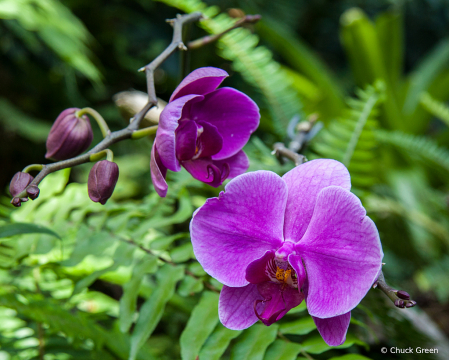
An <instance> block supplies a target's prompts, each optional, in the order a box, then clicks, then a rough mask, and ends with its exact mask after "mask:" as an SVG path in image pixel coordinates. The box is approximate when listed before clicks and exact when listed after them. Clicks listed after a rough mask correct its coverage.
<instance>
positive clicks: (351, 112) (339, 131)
mask: <svg viewBox="0 0 449 360" xmlns="http://www.w3.org/2000/svg"><path fill="white" fill-rule="evenodd" d="M383 91H384V89H383V84H382V83H376V84H375V85H374V86H368V87H367V88H366V89H365V90H361V89H358V90H357V91H356V95H357V98H349V99H347V100H346V102H347V109H345V112H344V113H343V116H342V117H340V118H338V119H336V120H334V121H333V122H331V123H330V124H329V126H328V128H327V129H324V130H322V132H321V134H320V135H319V136H318V137H317V139H316V140H315V142H314V143H313V146H312V148H313V150H314V151H315V152H316V153H317V154H318V155H320V156H322V157H326V158H331V159H336V160H339V161H341V162H342V163H343V164H345V165H346V166H347V167H348V169H349V171H350V173H351V177H352V182H353V183H354V185H355V186H358V187H369V186H371V185H372V184H373V183H374V182H375V170H376V161H375V160H376V159H375V158H376V156H375V153H374V148H375V147H376V144H377V141H376V138H375V136H374V132H373V131H374V129H376V128H377V126H378V124H377V115H378V106H379V104H380V102H381V101H382V99H383Z"/></svg>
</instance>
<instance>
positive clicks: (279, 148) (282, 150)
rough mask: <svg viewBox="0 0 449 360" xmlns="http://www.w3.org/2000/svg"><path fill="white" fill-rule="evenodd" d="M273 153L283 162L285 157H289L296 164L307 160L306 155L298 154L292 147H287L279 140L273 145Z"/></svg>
mask: <svg viewBox="0 0 449 360" xmlns="http://www.w3.org/2000/svg"><path fill="white" fill-rule="evenodd" d="M273 149H274V150H273V154H274V155H276V156H277V158H278V159H279V161H280V162H281V163H283V161H284V160H283V158H284V157H285V158H287V159H289V160H291V161H293V162H294V163H295V166H298V165H301V164H303V163H304V162H305V161H306V158H305V156H304V155H301V154H298V153H296V152H294V151H292V150H290V149H287V148H286V147H285V145H284V143H281V142H277V143H275V144H274V145H273Z"/></svg>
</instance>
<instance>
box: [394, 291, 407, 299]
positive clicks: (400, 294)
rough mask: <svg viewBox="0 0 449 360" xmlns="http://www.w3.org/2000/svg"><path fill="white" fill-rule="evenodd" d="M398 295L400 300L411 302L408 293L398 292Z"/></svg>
mask: <svg viewBox="0 0 449 360" xmlns="http://www.w3.org/2000/svg"><path fill="white" fill-rule="evenodd" d="M396 295H397V296H398V298H400V299H404V300H410V295H409V293H408V292H406V291H404V290H398V291H397V292H396Z"/></svg>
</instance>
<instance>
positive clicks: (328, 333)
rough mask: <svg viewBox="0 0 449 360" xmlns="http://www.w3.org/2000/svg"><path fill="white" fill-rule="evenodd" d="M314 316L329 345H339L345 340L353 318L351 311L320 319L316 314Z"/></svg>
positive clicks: (322, 335) (321, 333)
mask: <svg viewBox="0 0 449 360" xmlns="http://www.w3.org/2000/svg"><path fill="white" fill-rule="evenodd" d="M312 318H313V321H314V322H315V325H316V327H317V329H318V331H319V333H320V335H321V337H322V338H323V340H324V341H325V342H326V344H327V345H329V346H338V345H341V344H343V343H344V342H345V340H346V333H347V332H348V327H349V322H350V320H351V312H347V313H346V314H343V315H339V316H335V317H331V318H327V319H320V318H317V317H315V316H312Z"/></svg>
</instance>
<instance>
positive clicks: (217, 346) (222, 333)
mask: <svg viewBox="0 0 449 360" xmlns="http://www.w3.org/2000/svg"><path fill="white" fill-rule="evenodd" d="M241 333H242V331H241V330H230V329H228V328H225V327H224V326H223V325H221V324H218V326H217V328H216V329H215V331H214V332H213V333H212V335H211V336H209V339H207V341H206V343H205V344H204V346H203V348H202V349H201V351H200V355H199V356H200V359H204V360H218V359H220V357H221V355H223V353H224V352H225V351H226V348H227V347H228V345H229V343H230V342H231V340H232V339H235V338H236V337H237V336H239V335H240V334H241Z"/></svg>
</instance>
